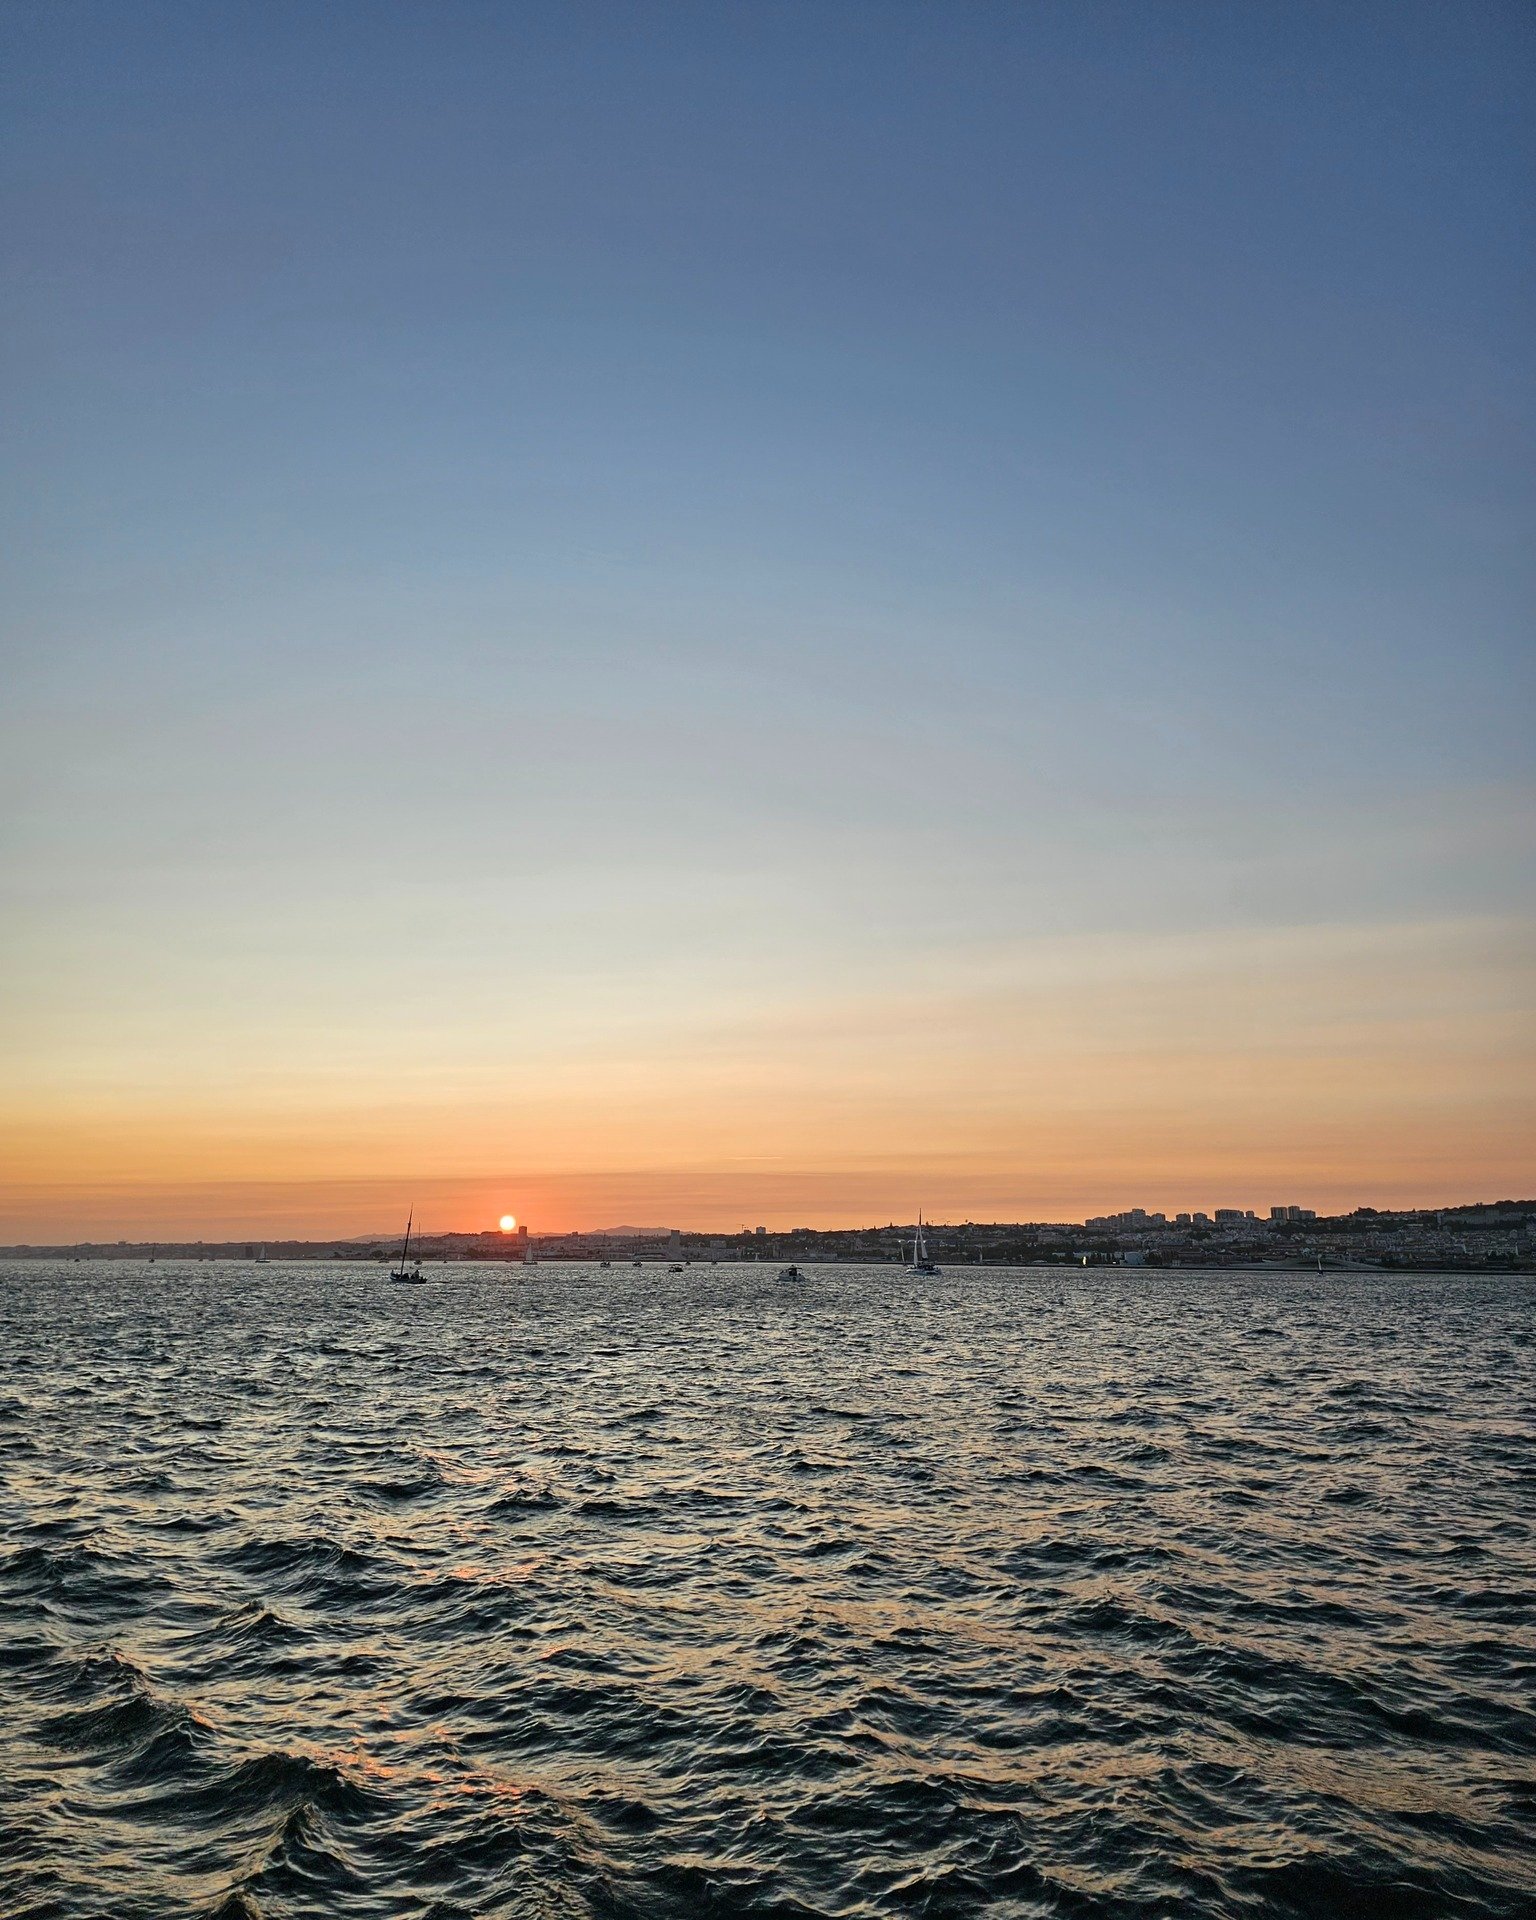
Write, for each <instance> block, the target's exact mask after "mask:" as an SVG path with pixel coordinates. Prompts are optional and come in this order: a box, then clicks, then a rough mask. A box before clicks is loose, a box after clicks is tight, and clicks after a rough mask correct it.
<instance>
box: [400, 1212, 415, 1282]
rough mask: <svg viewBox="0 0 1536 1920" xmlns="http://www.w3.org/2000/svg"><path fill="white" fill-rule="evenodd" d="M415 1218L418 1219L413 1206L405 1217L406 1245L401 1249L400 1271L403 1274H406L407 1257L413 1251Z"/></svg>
mask: <svg viewBox="0 0 1536 1920" xmlns="http://www.w3.org/2000/svg"><path fill="white" fill-rule="evenodd" d="M415 1218H416V1209H415V1207H414V1206H413V1207H412V1208H411V1210H410V1212H409V1213H408V1214H407V1215H406V1216H405V1245H404V1246H403V1247H402V1248H401V1249H400V1271H401V1272H402V1273H404V1272H405V1259H406V1255H407V1254H408V1253H409V1252H410V1250H411V1222H412V1221H413V1220H414V1219H415Z"/></svg>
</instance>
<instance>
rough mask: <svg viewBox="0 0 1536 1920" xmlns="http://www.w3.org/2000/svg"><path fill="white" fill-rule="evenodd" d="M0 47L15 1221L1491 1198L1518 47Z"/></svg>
mask: <svg viewBox="0 0 1536 1920" xmlns="http://www.w3.org/2000/svg"><path fill="white" fill-rule="evenodd" d="M0 70H3V75H4V78H3V80H0V186H3V191H0V217H3V227H0V231H3V246H4V251H5V256H6V259H7V262H8V269H7V272H6V274H5V291H4V295H3V297H4V302H5V318H4V325H3V330H0V331H3V336H4V343H5V344H4V368H3V389H4V390H3V395H0V399H3V416H4V420H5V422H6V425H5V428H4V432H5V438H6V449H7V457H6V459H5V462H4V482H3V492H0V518H3V536H4V537H3V549H4V571H3V579H0V592H3V608H4V638H3V641H0V1239H6V1240H32V1241H42V1240H49V1239H56V1238H77V1237H90V1238H113V1237H117V1236H119V1235H121V1236H124V1237H129V1238H135V1237H139V1236H161V1237H165V1238H172V1237H178V1236H184V1237H209V1238H212V1237H217V1236H219V1235H222V1234H226V1233H227V1234H232V1235H239V1234H242V1233H250V1232H268V1233H273V1234H275V1233H278V1232H285V1231H291V1232H297V1233H313V1234H318V1235H324V1234H340V1233H344V1232H359V1233H361V1232H371V1231H376V1230H379V1229H381V1228H382V1227H384V1226H386V1225H389V1224H391V1223H394V1222H395V1216H396V1215H397V1214H402V1215H403V1213H404V1211H405V1208H406V1206H407V1205H408V1204H415V1206H416V1208H417V1213H418V1218H421V1217H423V1215H424V1216H425V1224H426V1226H427V1228H428V1230H429V1231H430V1230H432V1229H434V1228H436V1229H449V1228H462V1229H472V1228H477V1227H481V1226H488V1225H490V1224H492V1223H493V1222H494V1220H495V1219H496V1218H497V1217H498V1216H499V1215H500V1214H501V1213H503V1212H509V1211H510V1212H513V1213H516V1214H517V1215H518V1216H519V1217H521V1218H525V1219H527V1220H528V1221H529V1222H530V1224H531V1225H532V1226H533V1228H534V1230H535V1231H536V1232H537V1231H541V1230H556V1229H564V1228H569V1227H576V1226H591V1227H597V1226H603V1225H608V1224H612V1223H613V1222H615V1221H620V1220H622V1221H637V1220H638V1221H641V1222H643V1223H645V1224H663V1225H686V1226H697V1227H706V1228H728V1229H734V1228H736V1227H738V1226H740V1225H742V1224H754V1225H755V1224H760V1223H766V1224H769V1225H776V1226H790V1225H801V1224H821V1225H829V1226H832V1225H840V1224H858V1223H862V1222H865V1221H883V1220H887V1219H898V1220H909V1219H911V1218H912V1217H913V1216H914V1215H915V1214H916V1212H917V1210H918V1208H919V1207H921V1208H922V1209H923V1210H924V1212H925V1213H926V1214H927V1215H928V1217H929V1218H938V1219H946V1218H948V1219H967V1218H969V1219H1074V1218H1075V1219H1081V1218H1082V1217H1083V1216H1084V1214H1085V1213H1093V1212H1099V1211H1102V1210H1104V1209H1105V1208H1109V1207H1122V1206H1130V1205H1144V1206H1148V1207H1153V1208H1166V1209H1169V1210H1172V1209H1175V1208H1188V1207H1204V1208H1209V1207H1212V1206H1215V1205H1242V1206H1254V1207H1267V1206H1269V1205H1272V1204H1276V1205H1277V1204H1292V1203H1295V1204H1301V1205H1309V1206H1314V1207H1317V1208H1319V1209H1327V1210H1333V1209H1336V1208H1338V1207H1347V1206H1354V1205H1358V1204H1362V1203H1367V1204H1372V1205H1377V1206H1391V1205H1416V1204H1417V1205H1433V1204H1437V1203H1442V1202H1447V1201H1457V1200H1475V1199H1495V1198H1500V1197H1506V1196H1510V1197H1525V1196H1526V1195H1528V1194H1529V1193H1530V1192H1531V1191H1532V1189H1533V1187H1536V1181H1533V1178H1532V1173H1533V1168H1536V1157H1533V1154H1532V1151H1531V1148H1532V1143H1533V1138H1536V1128H1533V1126H1532V1100H1531V1090H1532V1088H1533V1087H1536V1072H1533V1066H1536V1061H1533V1057H1532V1056H1533V1046H1532V1036H1533V1025H1532V1020H1531V1008H1532V999H1533V996H1532V991H1531V987H1532V955H1533V943H1532V938H1531V933H1532V877H1533V860H1532V840H1533V833H1532V821H1533V819H1536V811H1533V808H1532V804H1531V802H1532V788H1533V784H1536V783H1533V757H1532V722H1533V717H1536V708H1533V703H1532V692H1533V685H1532V682H1533V672H1532V649H1531V645H1530V626H1531V619H1530V616H1531V608H1532V604H1533V596H1532V586H1533V581H1532V571H1533V567H1532V555H1533V553H1536V543H1533V540H1532V531H1533V516H1532V506H1533V494H1536V461H1533V457H1532V455H1533V432H1532V427H1533V405H1532V399H1533V390H1532V382H1531V377H1530V366H1531V345H1532V292H1533V288H1532V279H1533V271H1536V270H1533V265H1532V263H1533V262H1536V244H1533V243H1536V231H1533V229H1536V218H1533V215H1536V167H1533V161H1536V132H1533V129H1536V113H1533V107H1536V97H1533V96H1536V16H1533V15H1532V14H1531V12H1530V10H1529V9H1528V8H1527V7H1526V6H1525V5H1523V4H1517V3H1515V0H1511V3H1510V4H1500V3H1499V0H1479V4H1476V5H1472V6H1459V7H1448V6H1445V5H1443V4H1441V3H1440V0H1431V3H1430V4H1416V3H1415V0H1392V4H1384V5H1379V6H1378V5H1372V4H1369V3H1368V0H1359V3H1358V4H1355V5H1352V6H1350V7H1339V6H1336V5H1333V4H1331V3H1330V4H1319V5H1309V4H1306V0H1283V3H1277V4H1267V3H1266V0H1250V3H1249V4H1244V5H1242V6H1222V5H1211V4H1207V3H1206V0H1200V3H1199V4H1187V5H1186V4H1181V0H1164V4H1160V5H1158V6H1156V7H1147V6H1145V5H1143V4H1140V3H1139V0H1124V3H1123V4H1095V3H1094V0H1078V3H1076V4H1073V5H1070V6H1067V5H1055V4H1043V3H1042V4H1022V5H1021V4H1007V5H990V4H986V3H985V0H974V3H972V4H967V5H965V6H942V7H937V6H933V5H930V4H907V3H904V0H881V4H878V5H877V4H862V3H861V0H839V4H836V5H831V6H828V5H826V4H824V0H804V3H803V4H772V0H763V3H762V4H755V5H753V6H751V7H720V6H718V5H704V4H700V5H685V4H676V5H673V4H666V3H665V0H657V3H656V4H653V5H649V6H644V7H636V6H633V5H628V4H625V5H613V6H607V5H596V4H586V3H585V0H561V4H541V3H540V0H527V3H524V4H519V5H517V6H507V5H504V4H499V3H498V4H489V3H487V4H472V3H471V0H434V4H432V5H426V4H421V3H420V0H416V3H414V4H398V3H396V0H366V4H364V3H363V0H338V4H334V5H328V6H325V7H316V6H313V5H310V4H307V0H306V3H305V4H287V3H286V0H261V4H229V3H228V0H207V3H206V4H199V5H193V4H191V3H190V0H184V3H182V4H175V5H162V4H156V3H155V0H136V3H135V4H134V5H132V6H125V5H122V4H111V5H97V4H80V3H79V0H46V3H45V0H12V4H11V5H9V6H7V7H6V8H5V9H4V11H3V13H0Z"/></svg>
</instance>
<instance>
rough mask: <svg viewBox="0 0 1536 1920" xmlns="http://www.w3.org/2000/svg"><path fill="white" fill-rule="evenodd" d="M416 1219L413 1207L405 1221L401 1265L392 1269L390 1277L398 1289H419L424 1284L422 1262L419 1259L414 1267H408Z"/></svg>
mask: <svg viewBox="0 0 1536 1920" xmlns="http://www.w3.org/2000/svg"><path fill="white" fill-rule="evenodd" d="M415 1218H416V1209H415V1208H414V1207H412V1208H411V1210H410V1212H409V1213H408V1214H407V1215H406V1219H405V1244H404V1246H402V1247H401V1249H400V1264H399V1266H398V1267H394V1268H392V1269H391V1270H390V1275H389V1277H390V1279H391V1280H392V1281H393V1282H394V1284H395V1285H396V1286H397V1287H419V1286H421V1285H423V1284H424V1282H423V1277H422V1271H421V1261H420V1260H419V1259H418V1260H417V1262H416V1264H415V1265H414V1266H408V1265H407V1262H408V1261H409V1259H410V1255H411V1226H412V1223H413V1222H414V1220H415Z"/></svg>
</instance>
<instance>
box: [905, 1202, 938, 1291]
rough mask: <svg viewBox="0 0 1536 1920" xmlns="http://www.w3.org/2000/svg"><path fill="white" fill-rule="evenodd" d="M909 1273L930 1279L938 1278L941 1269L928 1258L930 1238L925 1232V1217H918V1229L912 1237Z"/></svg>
mask: <svg viewBox="0 0 1536 1920" xmlns="http://www.w3.org/2000/svg"><path fill="white" fill-rule="evenodd" d="M907 1272H908V1273H920V1274H922V1275H924V1276H925V1277H928V1278H936V1277H937V1276H938V1272H939V1269H938V1268H937V1267H936V1266H935V1265H934V1264H933V1262H932V1261H931V1260H930V1259H929V1258H928V1236H927V1234H926V1233H924V1232H923V1216H922V1215H921V1214H919V1215H918V1216H917V1229H916V1231H915V1232H914V1233H913V1235H912V1264H911V1266H910V1267H908V1268H907Z"/></svg>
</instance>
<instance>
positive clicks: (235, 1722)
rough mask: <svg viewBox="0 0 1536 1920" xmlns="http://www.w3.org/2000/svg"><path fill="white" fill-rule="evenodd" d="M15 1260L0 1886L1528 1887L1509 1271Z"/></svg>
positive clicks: (2, 1462) (80, 1907) (1295, 1894)
mask: <svg viewBox="0 0 1536 1920" xmlns="http://www.w3.org/2000/svg"><path fill="white" fill-rule="evenodd" d="M431 1272H432V1284H431V1285H430V1286H427V1287H423V1288H420V1289H407V1288H398V1287H396V1288H392V1287H390V1286H388V1285H387V1284H385V1283H384V1282H383V1281H382V1277H381V1276H380V1275H379V1273H378V1272H377V1271H374V1270H369V1271H367V1272H364V1271H362V1270H360V1269H358V1268H356V1267H352V1268H345V1267H336V1268H313V1267H306V1268H303V1269H297V1268H295V1269H286V1268H282V1267H275V1266H274V1267H259V1268H258V1267H250V1268H243V1267H238V1266H235V1265H226V1266H221V1267H219V1268H217V1269H209V1268H199V1267H196V1266H192V1265H179V1264H171V1265H165V1264H162V1265H160V1266H157V1267H154V1268H144V1267H142V1266H141V1267H136V1268H129V1267H126V1266H123V1267H115V1266H106V1265H102V1266H86V1265H66V1266H59V1267H47V1266H43V1265H40V1264H33V1265H18V1266H14V1267H11V1268H8V1269H0V1478H3V1495H0V1502H3V1504H0V1527H3V1536H0V1538H3V1544H0V1888H3V1898H0V1912H4V1913H5V1914H6V1916H7V1920H20V1916H42V1915H51V1914H59V1915H101V1916H104V1917H105V1916H110V1917H111V1920H136V1917H137V1916H160V1915H165V1916H180V1915H194V1914H195V1915H213V1914H218V1915H222V1916H237V1915H251V1914H261V1915H267V1916H274V1917H275V1916H283V1915H326V1916H330V1915H338V1916H344V1915H368V1916H383V1915H390V1916H396V1915H398V1916H402V1917H403V1916H412V1917H413V1920H427V1917H428V1916H433V1917H434V1920H448V1917H449V1916H469V1915H474V1916H500V1915H530V1916H533V1915H537V1916H579V1915H615V1916H616V1915H637V1916H638V1915H658V1916H659V1915H702V1916H712V1915H721V1916H723V1915H735V1914H775V1915H786V1916H787V1915H802V1916H808V1915H829V1916H830V1915H838V1916H844V1915H846V1916H853V1915H877V1914H956V1915H970V1914H995V1915H1035V1914H1062V1915H1121V1914H1125V1915H1131V1914H1146V1915H1167V1916H1186V1915H1218V1914H1219V1915H1229V1914H1231V1915H1247V1914H1253V1915H1258V1914H1295V1915H1307V1916H1316V1915H1331V1914H1340V1915H1367V1916H1372V1917H1373V1920H1376V1917H1378V1916H1380V1917H1387V1916H1391V1917H1394V1920H1395V1917H1396V1916H1405V1915H1425V1916H1428V1915H1436V1916H1439V1915H1447V1914H1462V1913H1466V1914H1507V1915H1513V1914H1530V1913H1531V1912H1532V1911H1533V1902H1536V1842H1533V1829H1536V1552H1533V1523H1536V1344H1533V1326H1536V1287H1533V1283H1532V1282H1531V1281H1530V1280H1529V1279H1520V1278H1472V1279H1466V1278H1460V1279H1446V1278H1439V1277H1432V1276H1414V1277H1403V1278H1382V1277H1376V1276H1338V1277H1330V1278H1328V1279H1326V1280H1315V1279H1311V1278H1307V1277H1304V1276H1275V1275H1264V1276H1234V1275H1180V1274H1151V1273H1148V1274H1131V1275H1127V1274H1121V1275H1102V1276H1100V1275H1094V1274H1078V1273H1072V1272H1066V1273H1064V1272H1062V1271H1020V1272H1010V1273H998V1272H992V1273H985V1274H978V1273H964V1274H951V1275H949V1276H947V1277H946V1278H944V1279H943V1280H941V1281H937V1282H920V1281H914V1280H911V1279H908V1278H906V1277H905V1276H902V1275H896V1274H892V1273H890V1272H877V1271H874V1270H856V1269H844V1270H840V1271H833V1270H827V1271H823V1272H819V1273H815V1274H813V1275H812V1276H811V1278H810V1279H809V1280H808V1281H807V1282H806V1283H805V1284H804V1285H802V1286H800V1287H793V1286H783V1285H778V1284H776V1283H775V1280H774V1278H773V1273H772V1270H769V1269H762V1270H754V1269H752V1268H724V1267H722V1268H715V1269H711V1268H693V1269H691V1270H689V1271H688V1272H686V1273H683V1274H679V1275H669V1274H666V1273H662V1272H658V1271H657V1270H655V1269H651V1270H648V1271H646V1272H645V1273H644V1274H640V1273H637V1272H635V1271H634V1270H633V1269H630V1268H627V1267H626V1268H623V1269H616V1270H614V1271H613V1272H600V1271H595V1270H591V1269H576V1268H563V1269H562V1268H541V1269H536V1270H534V1271H533V1272H532V1273H529V1274H527V1275H524V1274H522V1273H520V1272H515V1271H514V1272H512V1273H510V1274H508V1273H506V1272H501V1271H486V1270H480V1269H475V1268H468V1267H464V1268H442V1269H432V1270H431Z"/></svg>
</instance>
